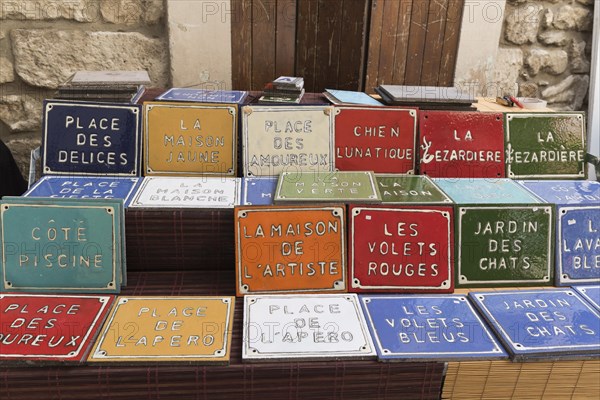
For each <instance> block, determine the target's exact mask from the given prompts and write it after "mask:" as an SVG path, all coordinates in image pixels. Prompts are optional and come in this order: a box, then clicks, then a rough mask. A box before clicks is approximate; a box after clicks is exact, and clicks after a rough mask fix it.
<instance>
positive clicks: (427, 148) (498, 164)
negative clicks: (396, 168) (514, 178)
mask: <svg viewBox="0 0 600 400" xmlns="http://www.w3.org/2000/svg"><path fill="white" fill-rule="evenodd" d="M419 130H420V138H419V140H420V146H419V149H420V150H419V155H420V157H419V160H420V161H419V168H420V173H421V174H422V175H429V176H431V177H438V178H503V177H504V176H505V172H504V169H505V166H504V128H503V122H502V114H500V113H482V112H462V111H460V112H458V111H455V112H450V111H422V112H421V113H420V121H419Z"/></svg>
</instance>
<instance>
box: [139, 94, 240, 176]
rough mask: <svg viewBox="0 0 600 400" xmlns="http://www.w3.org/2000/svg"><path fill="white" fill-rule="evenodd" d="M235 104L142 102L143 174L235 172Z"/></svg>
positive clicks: (217, 173) (200, 174) (233, 173)
mask: <svg viewBox="0 0 600 400" xmlns="http://www.w3.org/2000/svg"><path fill="white" fill-rule="evenodd" d="M237 110H238V108H237V105H235V104H189V103H183V104H182V103H171V102H146V103H144V160H145V161H144V166H145V168H144V173H145V175H189V176H193V175H197V176H204V175H219V176H223V175H225V176H235V174H236V160H237V157H236V156H237V147H236V142H237V119H238V117H237V116H238V111H237Z"/></svg>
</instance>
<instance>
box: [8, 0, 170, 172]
mask: <svg viewBox="0 0 600 400" xmlns="http://www.w3.org/2000/svg"><path fill="white" fill-rule="evenodd" d="M110 69H114V70H137V69H145V70H148V72H149V74H150V78H151V79H152V82H153V85H154V86H158V87H166V86H168V85H169V84H170V68H169V50H168V40H167V33H166V7H165V5H164V1H163V0H0V137H1V138H2V139H3V140H4V141H5V143H6V144H7V145H8V146H9V147H10V148H11V149H12V150H13V152H14V153H15V157H16V158H17V160H18V162H19V164H20V165H21V166H24V165H25V164H28V162H29V154H28V150H29V149H31V148H34V147H37V145H39V143H40V139H41V116H42V101H43V100H44V99H45V98H51V97H52V95H53V93H54V91H55V90H56V88H57V87H58V86H59V85H60V84H61V83H62V82H64V81H65V80H66V79H67V78H68V77H69V76H70V75H71V74H73V73H74V72H75V71H77V70H110ZM23 170H26V169H23Z"/></svg>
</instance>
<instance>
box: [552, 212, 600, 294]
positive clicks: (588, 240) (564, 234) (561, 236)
mask: <svg viewBox="0 0 600 400" xmlns="http://www.w3.org/2000/svg"><path fill="white" fill-rule="evenodd" d="M557 214H558V227H557V242H558V243H557V249H558V251H557V253H558V254H557V271H556V272H557V275H556V277H557V283H558V284H560V285H572V284H574V283H600V206H597V207H560V208H559V209H558V212H557Z"/></svg>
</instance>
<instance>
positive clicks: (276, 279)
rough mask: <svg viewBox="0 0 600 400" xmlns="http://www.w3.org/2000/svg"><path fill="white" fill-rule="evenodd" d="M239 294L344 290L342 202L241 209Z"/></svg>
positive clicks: (237, 227)
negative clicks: (324, 204)
mask: <svg viewBox="0 0 600 400" xmlns="http://www.w3.org/2000/svg"><path fill="white" fill-rule="evenodd" d="M235 220H236V223H235V238H236V261H237V269H236V275H237V276H236V278H237V285H236V288H237V294H238V295H239V296H241V295H245V294H250V293H275V292H280V293H302V292H305V293H306V292H343V291H345V290H346V241H345V238H346V234H345V213H344V207H343V206H331V207H291V206H290V207H237V208H236V209H235Z"/></svg>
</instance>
